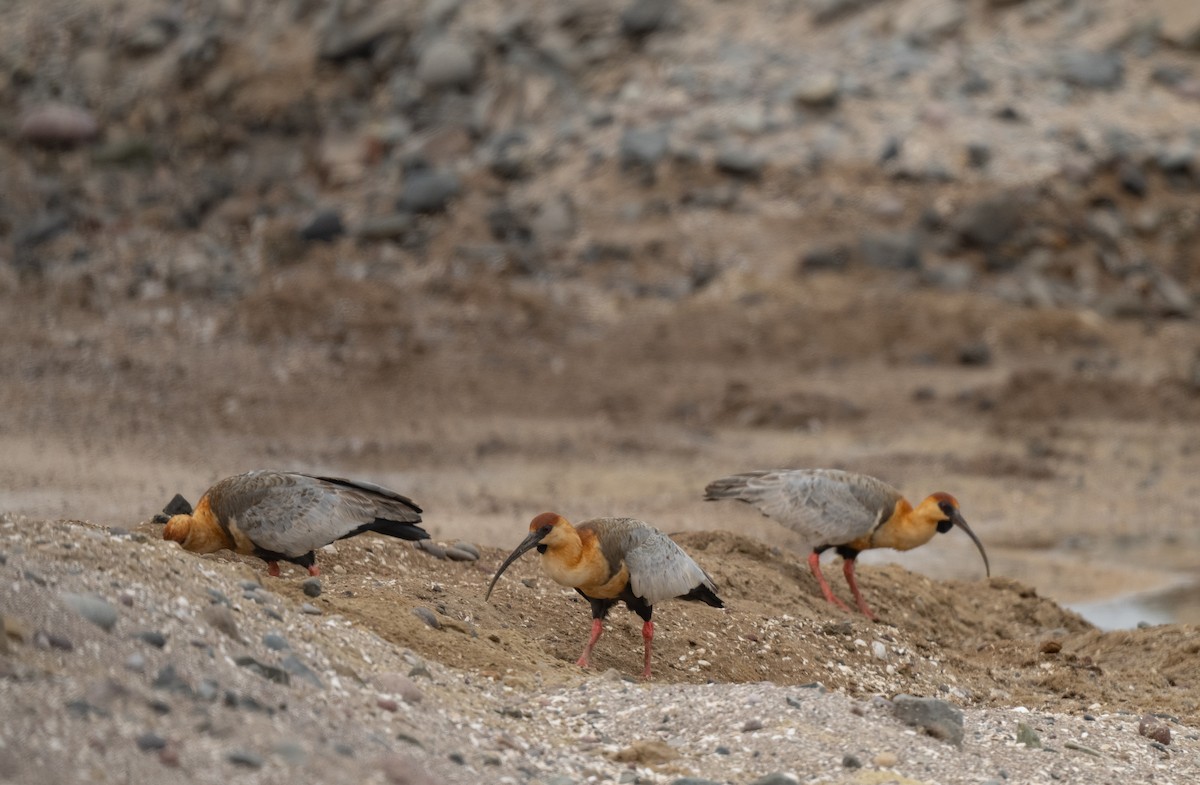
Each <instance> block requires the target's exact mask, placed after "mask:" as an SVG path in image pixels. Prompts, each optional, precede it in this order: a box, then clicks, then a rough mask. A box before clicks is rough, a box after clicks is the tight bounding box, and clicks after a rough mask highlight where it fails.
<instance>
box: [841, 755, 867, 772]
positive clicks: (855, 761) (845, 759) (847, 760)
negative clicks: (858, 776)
mask: <svg viewBox="0 0 1200 785" xmlns="http://www.w3.org/2000/svg"><path fill="white" fill-rule="evenodd" d="M842 766H843V767H844V768H847V769H861V768H862V761H861V760H859V758H858V756H857V755H851V754H850V753H846V754H845V755H843V756H842Z"/></svg>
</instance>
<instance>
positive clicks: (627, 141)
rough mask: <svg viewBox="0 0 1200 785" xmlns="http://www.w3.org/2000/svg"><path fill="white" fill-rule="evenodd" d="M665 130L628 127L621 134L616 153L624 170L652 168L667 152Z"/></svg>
mask: <svg viewBox="0 0 1200 785" xmlns="http://www.w3.org/2000/svg"><path fill="white" fill-rule="evenodd" d="M667 144H668V142H667V132H666V131H665V130H663V129H661V128H630V129H627V130H626V131H625V132H624V133H623V134H621V141H620V143H619V146H618V149H617V154H618V156H619V158H620V161H621V168H622V169H625V170H631V169H643V170H653V169H654V167H655V166H656V165H657V164H658V162H659V161H661V160H662V159H663V158H664V157H665V156H666V154H667Z"/></svg>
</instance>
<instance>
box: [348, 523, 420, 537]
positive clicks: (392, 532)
mask: <svg viewBox="0 0 1200 785" xmlns="http://www.w3.org/2000/svg"><path fill="white" fill-rule="evenodd" d="M363 532H375V533H377V534H383V535H385V536H387V537H396V538H399V539H401V540H428V539H429V532H427V531H425V530H424V529H422V528H421V527H420V526H418V525H417V524H415V523H410V522H408V521H389V520H387V519H386V518H376V519H375V520H373V521H371V522H370V523H368V524H366V525H364V526H359V527H358V528H357V529H355V530H354V531H352V532H350V533H349V534H347V535H345V537H353V536H354V535H356V534H362V533H363ZM345 537H343V538H342V539H345Z"/></svg>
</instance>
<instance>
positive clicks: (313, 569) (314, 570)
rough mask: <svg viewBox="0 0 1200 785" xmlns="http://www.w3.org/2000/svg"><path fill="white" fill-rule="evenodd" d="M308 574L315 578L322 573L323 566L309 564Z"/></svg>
mask: <svg viewBox="0 0 1200 785" xmlns="http://www.w3.org/2000/svg"><path fill="white" fill-rule="evenodd" d="M308 574H309V575H311V576H313V577H314V578H315V577H317V576H318V575H320V574H321V568H320V567H318V566H317V565H315V564H310V565H308Z"/></svg>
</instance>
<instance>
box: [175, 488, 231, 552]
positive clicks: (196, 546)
mask: <svg viewBox="0 0 1200 785" xmlns="http://www.w3.org/2000/svg"><path fill="white" fill-rule="evenodd" d="M191 517H192V525H191V526H190V527H189V528H188V534H187V538H186V539H184V541H183V547H184V549H185V550H189V551H192V552H193V553H212V552H213V551H219V550H221V549H222V548H228V549H230V550H232V549H233V547H234V542H233V538H232V537H230V536H229V533H228V532H227V531H225V527H223V526H222V525H221V524H220V522H219V521H218V520H217V516H216V514H214V513H213V511H212V507H210V506H209V503H208V497H207V496H205V497H204V498H203V499H201V500H200V501H199V503H197V504H196V510H195V511H194V512H193V513H192V516H191Z"/></svg>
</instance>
